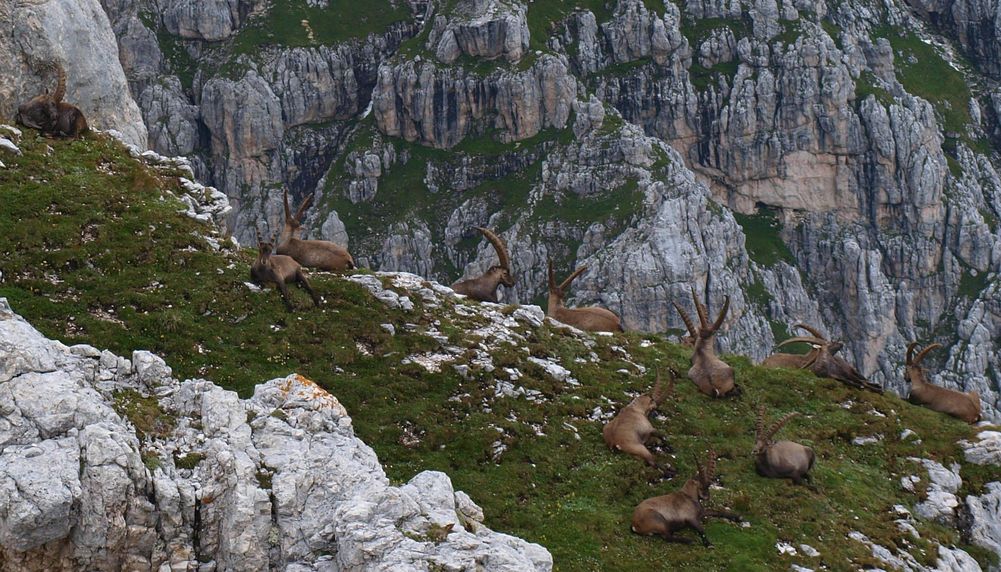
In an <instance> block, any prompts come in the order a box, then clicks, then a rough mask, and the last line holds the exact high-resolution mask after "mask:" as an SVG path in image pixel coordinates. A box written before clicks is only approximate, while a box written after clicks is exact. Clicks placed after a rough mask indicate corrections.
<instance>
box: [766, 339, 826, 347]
mask: <svg viewBox="0 0 1001 572" xmlns="http://www.w3.org/2000/svg"><path fill="white" fill-rule="evenodd" d="M797 342H803V343H807V344H816V345H818V346H826V345H827V340H823V339H820V338H815V337H813V336H794V337H791V338H789V339H788V340H783V341H782V342H781V343H779V345H777V346H775V347H776V348H781V347H782V346H784V345H786V344H792V343H797Z"/></svg>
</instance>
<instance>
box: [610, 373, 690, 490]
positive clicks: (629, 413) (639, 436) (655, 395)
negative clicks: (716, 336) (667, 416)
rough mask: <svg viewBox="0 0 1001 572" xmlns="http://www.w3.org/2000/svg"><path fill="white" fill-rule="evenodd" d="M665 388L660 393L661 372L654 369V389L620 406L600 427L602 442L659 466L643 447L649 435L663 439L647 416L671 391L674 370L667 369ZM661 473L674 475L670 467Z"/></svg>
mask: <svg viewBox="0 0 1001 572" xmlns="http://www.w3.org/2000/svg"><path fill="white" fill-rule="evenodd" d="M668 375H669V379H670V381H669V382H668V385H667V391H664V392H663V393H661V390H660V389H661V388H660V372H659V371H658V372H657V381H656V382H655V383H654V384H653V391H652V392H651V393H645V394H643V395H640V396H639V397H636V398H634V399H633V400H632V401H630V402H629V405H626V406H625V407H623V408H622V411H619V413H618V414H617V415H616V416H615V417H613V418H612V420H611V421H609V422H608V424H607V425H605V428H604V429H603V430H602V432H601V434H602V437H604V438H605V444H606V445H608V447H609V448H611V449H613V450H619V451H622V452H624V453H627V454H629V455H632V456H633V457H636V458H638V459H642V460H644V461H646V463H647V464H648V465H650V466H651V467H654V468H657V469H660V467H658V465H657V462H656V461H655V460H654V457H653V453H651V452H650V450H649V449H647V448H646V442H647V441H649V440H650V438H651V437H654V438H656V439H660V440H661V441H663V437H662V436H660V435H659V434H657V432H656V431H655V430H654V428H653V425H652V424H651V423H650V419H648V418H647V416H648V415H650V413H652V412H653V411H654V410H655V409H657V406H658V405H660V403H661V402H662V401H664V399H666V398H667V397H668V396H669V395H671V394H672V393H673V392H674V372H669V373H668ZM664 473H665V474H668V475H670V476H673V475H674V470H673V469H671V468H670V467H667V468H666V469H664Z"/></svg>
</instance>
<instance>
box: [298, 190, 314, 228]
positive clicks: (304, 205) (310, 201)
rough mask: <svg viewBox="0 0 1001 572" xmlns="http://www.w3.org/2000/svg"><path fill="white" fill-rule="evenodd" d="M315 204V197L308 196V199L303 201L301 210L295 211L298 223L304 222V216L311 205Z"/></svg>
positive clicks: (300, 206)
mask: <svg viewBox="0 0 1001 572" xmlns="http://www.w3.org/2000/svg"><path fill="white" fill-rule="evenodd" d="M311 204H313V195H308V196H307V197H306V198H304V199H302V204H301V205H299V210H297V211H295V220H296V222H300V221H302V215H303V213H305V212H306V209H308V208H309V205H311Z"/></svg>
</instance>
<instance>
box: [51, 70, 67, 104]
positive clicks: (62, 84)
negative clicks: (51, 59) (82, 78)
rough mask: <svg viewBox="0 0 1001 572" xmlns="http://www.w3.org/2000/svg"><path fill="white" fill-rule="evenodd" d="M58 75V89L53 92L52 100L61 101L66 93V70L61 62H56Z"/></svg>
mask: <svg viewBox="0 0 1001 572" xmlns="http://www.w3.org/2000/svg"><path fill="white" fill-rule="evenodd" d="M56 77H57V80H56V91H55V93H53V94H52V100H53V101H55V102H56V103H59V102H60V101H62V100H63V97H64V96H65V95H66V70H64V69H63V65H62V64H61V63H59V62H56Z"/></svg>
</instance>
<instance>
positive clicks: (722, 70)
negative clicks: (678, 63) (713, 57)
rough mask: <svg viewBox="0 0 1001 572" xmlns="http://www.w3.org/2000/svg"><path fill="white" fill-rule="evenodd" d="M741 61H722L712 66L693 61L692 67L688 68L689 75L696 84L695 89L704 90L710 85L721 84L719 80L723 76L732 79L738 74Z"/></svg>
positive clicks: (694, 84) (693, 83)
mask: <svg viewBox="0 0 1001 572" xmlns="http://www.w3.org/2000/svg"><path fill="white" fill-rule="evenodd" d="M739 64H740V62H736V61H733V62H721V63H718V64H716V65H714V66H713V67H711V68H705V67H702V65H700V64H699V63H697V62H695V61H693V62H692V67H690V68H689V69H688V74H689V75H688V77H689V80H690V81H691V82H692V85H693V86H695V89H697V90H699V91H702V90H704V89H706V88H707V87H709V86H710V85H713V84H715V85H719V80H720V79H721V78H724V77H725V78H729V79H730V80H731V84H732V83H733V82H732V80H733V78H734V77H736V76H737V68H738V66H739Z"/></svg>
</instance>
